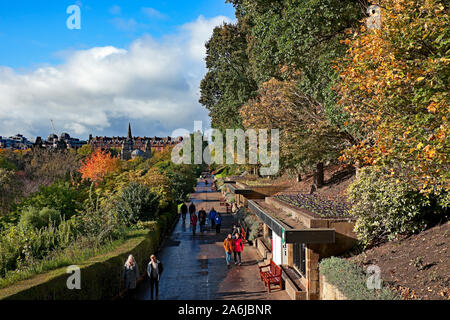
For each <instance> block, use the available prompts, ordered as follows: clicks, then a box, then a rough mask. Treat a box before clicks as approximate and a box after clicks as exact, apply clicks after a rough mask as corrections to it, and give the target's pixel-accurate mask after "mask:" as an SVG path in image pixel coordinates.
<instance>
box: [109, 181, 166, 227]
mask: <svg viewBox="0 0 450 320" xmlns="http://www.w3.org/2000/svg"><path fill="white" fill-rule="evenodd" d="M158 204H159V199H158V197H157V196H156V195H155V194H154V193H152V192H150V189H149V188H148V187H146V186H144V185H142V184H139V183H136V182H131V183H130V184H129V185H128V187H126V188H125V189H124V190H123V191H122V193H121V194H120V196H119V201H118V204H117V213H118V215H119V217H120V218H121V219H123V220H124V221H126V222H127V223H130V224H134V223H136V222H138V221H139V220H142V221H149V220H152V219H153V218H154V217H155V216H157V214H158Z"/></svg>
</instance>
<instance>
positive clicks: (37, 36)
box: [0, 0, 235, 139]
mask: <svg viewBox="0 0 450 320" xmlns="http://www.w3.org/2000/svg"><path fill="white" fill-rule="evenodd" d="M73 4H76V5H78V6H79V7H80V10H81V29H80V30H69V29H68V28H67V27H66V20H67V18H68V17H69V14H67V13H66V9H67V7H68V6H69V5H73ZM234 19H235V17H234V9H233V7H232V6H231V5H230V4H226V3H225V0H208V1H206V0H202V1H130V0H128V1H125V0H123V1H122V0H118V1H110V0H83V1H75V0H72V1H66V0H61V1H51V0H47V1H42V0H41V1H36V0H34V1H31V0H30V1H24V0H17V1H2V2H1V3H0V136H4V137H6V136H11V135H15V134H17V133H21V134H23V135H24V136H26V137H27V138H29V139H34V138H36V136H42V137H47V136H48V134H49V133H51V132H52V131H53V129H52V126H51V122H50V119H52V120H54V123H55V127H56V131H57V133H58V134H61V133H62V132H68V133H69V134H70V135H71V136H74V137H79V138H80V139H87V137H88V136H89V134H93V135H94V136H97V135H98V136H101V135H107V136H124V135H126V133H127V126H128V122H129V121H131V123H132V126H133V134H134V135H136V136H139V135H141V136H144V135H147V136H154V135H156V136H168V135H171V133H172V131H173V130H175V129H177V128H185V129H188V130H190V131H192V130H193V124H194V121H195V120H201V121H203V123H205V124H207V125H209V123H210V120H209V117H208V112H207V110H206V109H205V108H203V107H202V106H201V105H200V104H199V103H198V99H199V84H200V80H201V79H202V78H203V75H204V74H205V72H206V69H205V63H204V57H205V48H204V44H205V42H206V41H207V40H208V39H209V37H210V36H211V34H212V30H213V28H214V27H215V26H218V25H221V24H222V23H223V22H224V21H225V22H232V21H234Z"/></svg>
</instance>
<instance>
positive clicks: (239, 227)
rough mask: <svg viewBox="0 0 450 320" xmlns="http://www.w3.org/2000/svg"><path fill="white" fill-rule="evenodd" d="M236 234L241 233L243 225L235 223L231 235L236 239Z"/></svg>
mask: <svg viewBox="0 0 450 320" xmlns="http://www.w3.org/2000/svg"><path fill="white" fill-rule="evenodd" d="M236 235H241V226H240V225H239V224H237V225H236V224H234V223H233V231H232V232H231V236H232V237H233V239H236Z"/></svg>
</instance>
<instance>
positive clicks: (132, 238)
mask: <svg viewBox="0 0 450 320" xmlns="http://www.w3.org/2000/svg"><path fill="white" fill-rule="evenodd" d="M176 217H178V214H177V213H176V212H175V211H174V212H170V213H165V214H163V215H161V218H163V219H158V221H157V222H156V223H152V228H151V231H148V230H146V231H142V230H141V231H133V232H132V233H131V234H129V235H128V241H127V242H126V244H125V245H121V246H120V247H118V248H117V246H116V247H111V248H110V249H111V250H113V251H112V252H105V251H103V252H102V253H106V254H103V255H102V256H95V257H94V258H92V259H89V258H90V257H92V255H91V254H90V253H93V252H95V251H92V250H89V251H86V250H85V251H86V252H87V253H86V254H87V256H86V257H83V256H81V255H82V254H83V252H81V251H80V250H78V251H76V254H77V255H76V256H72V255H70V257H69V258H68V259H66V261H62V262H61V264H62V265H72V264H76V265H80V267H81V268H82V271H81V272H82V274H83V276H82V277H81V281H82V283H81V287H82V288H83V290H68V289H67V285H66V281H67V277H68V275H67V274H66V270H65V268H63V269H59V270H56V271H54V272H52V273H49V274H48V276H46V277H42V278H41V280H39V281H38V282H37V283H33V284H31V285H28V284H27V285H25V286H24V285H22V284H21V283H19V284H17V285H13V286H11V287H8V288H5V289H4V290H0V299H7V300H30V299H35V298H36V297H39V299H41V300H55V299H56V300H99V299H111V298H113V297H114V296H116V295H117V294H118V293H119V291H120V289H121V288H120V283H121V275H122V270H123V264H124V262H125V260H126V259H127V257H128V255H129V254H133V256H134V257H135V259H136V261H137V262H138V264H139V270H141V273H142V274H143V273H145V271H146V266H147V264H148V262H149V260H150V254H153V253H155V252H156V251H157V249H158V248H159V246H160V245H161V243H162V239H163V236H164V230H166V226H168V225H171V224H172V223H173V222H174V219H175V218H176ZM163 220H164V221H163ZM0 252H2V251H0ZM83 258H84V259H83ZM86 258H87V259H89V260H87V261H85V260H86ZM60 266H61V265H60ZM0 287H1V281H0Z"/></svg>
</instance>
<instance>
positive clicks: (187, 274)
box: [138, 182, 289, 300]
mask: <svg viewBox="0 0 450 320" xmlns="http://www.w3.org/2000/svg"><path fill="white" fill-rule="evenodd" d="M210 183H211V182H210ZM210 185H211V184H209V186H210ZM209 186H208V187H206V186H205V184H204V183H203V182H198V184H197V187H196V193H194V194H193V195H192V196H191V199H192V200H193V201H194V203H195V205H196V207H197V211H198V210H200V209H201V208H203V209H205V210H206V211H207V212H209V210H210V209H211V208H212V207H214V208H215V209H216V210H218V209H219V210H220V211H221V213H222V217H223V221H222V230H221V233H220V234H219V235H217V234H216V232H215V230H211V231H209V230H208V231H206V232H204V233H203V234H201V233H200V231H199V226H197V233H196V235H195V237H194V236H193V235H192V229H191V226H190V223H189V214H188V215H187V218H186V223H183V221H182V219H180V220H179V221H178V223H177V225H176V227H175V229H174V231H173V233H172V235H171V236H170V238H168V239H167V240H166V241H165V244H164V247H163V249H162V250H161V252H160V253H159V256H158V259H159V260H161V262H162V263H163V264H164V273H163V275H162V277H161V281H160V287H159V298H160V299H161V300H216V299H227V300H231V299H233V300H234V299H239V300H244V299H257V300H260V299H286V300H287V299H289V297H288V295H287V294H286V292H285V291H278V290H277V289H275V290H274V291H273V292H272V293H270V294H269V293H267V291H266V290H265V288H264V284H263V282H262V281H261V280H260V279H259V274H258V262H259V261H260V260H259V259H260V256H259V255H258V253H257V251H256V249H255V248H253V247H251V246H248V245H246V246H245V247H244V252H243V256H242V260H243V261H242V262H243V263H242V265H241V266H235V265H234V264H233V266H232V267H231V268H230V269H228V268H227V266H226V262H225V252H224V249H223V240H224V239H225V237H226V235H227V233H229V232H230V231H231V224H232V221H233V217H232V216H231V215H230V214H228V215H227V214H225V213H223V211H224V207H220V206H219V204H220V203H219V197H220V193H219V192H213V191H211V189H210V187H209ZM208 223H209V221H208ZM209 226H210V225H209V224H208V225H207V228H208V229H209ZM149 287H150V285H149V282H148V281H146V282H144V283H143V284H142V285H141V286H140V287H139V288H138V299H140V300H148V299H150V289H149Z"/></svg>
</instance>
